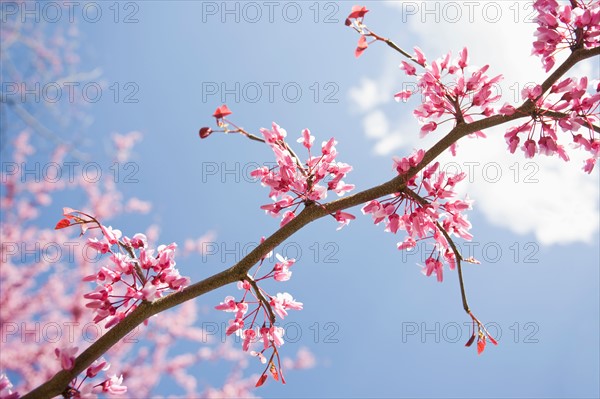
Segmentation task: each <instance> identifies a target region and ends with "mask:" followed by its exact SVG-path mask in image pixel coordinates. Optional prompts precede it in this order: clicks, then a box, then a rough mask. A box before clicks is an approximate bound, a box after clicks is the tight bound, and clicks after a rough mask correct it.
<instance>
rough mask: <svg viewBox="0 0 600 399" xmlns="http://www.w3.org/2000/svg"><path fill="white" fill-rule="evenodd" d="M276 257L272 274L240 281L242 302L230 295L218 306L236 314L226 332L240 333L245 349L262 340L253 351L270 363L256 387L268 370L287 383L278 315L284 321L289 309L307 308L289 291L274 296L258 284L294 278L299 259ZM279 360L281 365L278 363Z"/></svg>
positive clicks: (281, 332)
mask: <svg viewBox="0 0 600 399" xmlns="http://www.w3.org/2000/svg"><path fill="white" fill-rule="evenodd" d="M263 240H264V239H263ZM271 256H272V252H270V253H268V254H267V255H266V256H265V257H263V258H262V259H261V262H260V264H259V266H258V268H257V270H256V271H255V272H254V276H256V274H257V273H258V272H259V270H260V268H261V266H262V265H263V263H264V260H265V259H266V258H270V257H271ZM275 257H276V259H277V261H278V262H276V263H275V265H274V266H273V268H272V269H271V271H269V273H267V274H265V275H264V276H262V277H260V278H256V279H255V278H254V277H250V276H248V279H247V280H244V281H240V282H239V283H238V289H240V290H243V291H244V294H243V295H242V297H241V299H240V300H239V301H236V299H235V298H234V297H233V296H227V297H225V299H224V301H223V302H221V303H220V304H219V305H217V306H215V309H217V310H222V311H224V312H228V313H235V317H234V319H233V320H229V327H228V328H227V330H226V334H227V335H231V334H237V335H238V336H240V337H241V338H242V349H243V350H244V351H246V352H247V351H249V350H250V348H251V347H252V345H253V344H256V343H262V345H261V346H262V347H261V348H260V350H258V349H257V350H256V351H255V350H252V351H250V354H251V355H252V356H256V357H258V359H259V360H260V362H261V363H263V364H267V363H268V364H267V368H266V369H265V371H264V372H263V374H262V375H261V377H260V379H259V380H258V382H257V384H256V386H260V385H262V384H263V383H264V382H265V380H266V378H267V374H266V372H267V370H268V371H269V372H270V373H271V375H272V376H273V378H274V379H275V380H279V378H281V381H282V382H283V383H285V379H284V378H283V374H282V372H281V360H280V358H279V353H278V351H277V348H278V347H280V346H281V345H283V344H284V339H283V336H284V334H285V330H284V329H283V328H282V327H279V326H276V325H275V322H276V318H277V317H279V318H280V319H282V320H283V319H284V318H285V317H286V316H287V315H288V310H302V308H303V304H302V302H298V301H296V300H295V299H294V298H293V297H292V295H290V294H289V293H287V292H283V293H281V292H279V293H277V294H275V295H270V294H268V293H267V292H266V291H265V290H263V289H262V288H260V287H258V285H257V284H256V283H257V282H259V281H262V280H265V279H269V278H273V279H274V280H276V281H279V282H282V281H287V280H289V279H290V277H291V275H292V272H291V271H290V268H291V267H292V265H293V264H294V262H295V260H294V259H288V258H285V257H283V256H281V255H279V254H276V255H275ZM249 297H250V298H249ZM251 307H252V309H251ZM260 316H262V317H260ZM259 317H260V319H259ZM269 349H272V354H271V355H270V358H269V360H268V361H267V358H266V357H265V355H264V353H265V351H267V350H269ZM275 360H276V362H277V366H276V365H275Z"/></svg>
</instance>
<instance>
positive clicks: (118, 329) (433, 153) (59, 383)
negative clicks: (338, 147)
mask: <svg viewBox="0 0 600 399" xmlns="http://www.w3.org/2000/svg"><path fill="white" fill-rule="evenodd" d="M595 55H600V48H594V49H591V50H583V49H581V50H576V51H574V52H573V53H572V54H571V55H570V56H569V57H568V58H567V59H566V60H565V61H564V62H563V64H561V65H560V66H559V67H558V68H557V70H556V71H555V72H554V73H552V75H550V77H548V78H547V79H546V80H545V81H544V83H543V84H542V87H543V88H544V90H543V91H546V90H548V89H549V88H550V87H551V86H552V84H554V83H555V82H556V81H557V80H558V79H559V78H560V77H561V76H562V75H563V74H564V73H565V72H567V71H568V70H569V69H570V68H571V67H573V66H574V65H575V64H576V63H577V62H579V61H581V60H584V59H586V58H590V57H593V56H595ZM533 108H534V106H533V103H532V102H531V100H527V101H525V103H523V104H522V105H521V106H520V107H519V108H518V111H519V112H515V113H514V114H513V115H510V116H508V115H495V116H491V117H488V118H485V119H481V120H478V121H475V122H471V123H462V124H458V125H457V126H455V127H454V128H453V129H452V130H451V131H450V132H449V133H448V134H447V135H446V136H444V137H443V138H442V139H441V140H440V141H438V142H437V143H436V144H435V145H434V146H433V147H431V148H430V149H429V150H428V151H427V152H426V153H425V155H424V157H423V159H422V160H421V162H420V163H419V164H418V165H417V166H415V167H413V168H411V169H409V170H408V171H407V172H406V173H405V174H403V175H400V176H396V177H394V178H393V179H391V180H389V181H387V182H385V183H383V184H381V185H378V186H375V187H372V188H370V189H367V190H364V191H361V192H359V193H356V194H354V195H351V196H348V197H345V198H341V199H338V200H335V201H332V202H329V203H327V204H323V205H316V204H310V205H307V206H306V207H305V208H304V209H303V210H302V211H301V212H300V214H299V215H298V216H297V217H296V218H294V219H292V220H291V221H290V222H289V223H287V224H286V225H285V226H283V227H282V228H280V229H279V230H277V231H276V232H275V233H273V234H272V235H271V236H270V237H268V238H267V239H266V240H265V241H264V242H262V243H261V244H260V245H258V246H257V247H256V248H255V249H254V250H253V251H252V252H250V253H249V254H248V255H246V256H245V257H244V258H243V259H241V260H240V261H239V262H238V263H237V264H235V265H234V266H232V267H230V268H229V269H227V270H224V271H222V272H220V273H217V274H215V275H213V276H211V277H208V278H206V279H204V280H202V281H200V282H197V283H195V284H192V285H190V286H188V287H186V288H185V289H183V290H181V291H179V292H175V293H172V294H170V295H168V296H165V297H163V298H160V299H157V300H156V301H154V302H152V303H147V302H144V303H142V304H141V305H140V306H139V307H138V308H137V309H135V310H134V311H133V312H131V313H130V314H129V315H128V316H127V317H126V318H125V319H123V320H122V321H121V322H119V324H117V325H116V326H114V327H113V328H112V329H110V330H109V331H108V332H107V333H106V334H105V335H103V336H102V337H100V338H99V339H98V340H97V341H96V342H94V343H93V344H92V345H90V346H89V347H88V348H87V349H86V350H85V351H83V352H82V353H81V354H80V355H79V356H78V357H77V358H76V359H75V364H74V367H73V368H72V369H71V370H61V371H59V372H58V373H57V374H56V375H55V376H54V377H52V379H50V380H49V381H47V382H45V383H44V384H42V385H40V386H39V387H37V388H36V389H34V390H33V391H31V392H29V393H28V394H26V395H24V396H22V398H23V399H30V398H52V397H54V396H57V395H60V394H61V393H62V392H63V391H64V390H65V388H66V387H67V386H68V385H69V383H70V382H71V381H72V380H73V379H74V378H76V377H77V376H78V375H79V374H80V373H81V372H83V371H84V370H85V369H86V368H87V367H89V366H90V365H91V364H92V362H93V361H94V360H96V359H98V358H99V357H100V356H102V355H103V354H104V353H105V352H106V351H108V349H110V348H111V347H112V346H113V345H115V344H116V343H117V342H118V341H119V340H120V339H122V338H124V337H125V336H126V335H127V334H128V333H129V332H130V331H132V330H133V329H134V328H135V327H137V326H138V325H139V324H141V323H142V322H143V321H144V320H146V319H148V318H149V317H151V316H153V315H155V314H158V313H160V312H162V311H165V310H167V309H170V308H172V307H175V306H177V305H180V304H181V303H183V302H186V301H189V300H190V299H194V298H197V297H199V296H201V295H204V294H206V293H207V292H210V291H212V290H215V289H217V288H220V287H223V286H225V285H227V284H230V283H233V282H236V281H240V280H244V279H246V278H247V273H248V271H249V270H250V269H251V268H252V267H253V266H254V265H255V264H256V263H257V262H259V261H260V259H261V258H262V257H263V256H264V255H265V254H267V253H268V252H269V251H271V249H273V248H275V247H277V246H278V245H280V244H281V243H283V242H284V241H285V240H286V239H287V238H289V237H290V236H292V235H293V234H294V233H295V232H297V231H298V230H300V229H301V228H302V227H304V226H306V225H307V224H309V223H311V222H313V221H315V220H317V219H320V218H322V217H324V216H327V215H329V214H332V213H335V212H336V211H338V210H342V209H347V208H351V207H354V206H357V205H360V204H363V203H366V202H368V201H371V200H374V199H377V198H380V197H383V196H385V195H389V194H393V193H397V192H399V191H402V190H403V189H404V188H405V187H406V185H405V182H406V180H407V179H408V178H409V177H411V176H414V175H415V174H416V173H418V172H419V171H421V170H422V169H423V168H424V167H425V166H427V165H428V164H429V163H431V161H433V160H434V159H435V158H437V157H438V156H439V155H440V154H442V153H443V152H444V151H445V150H446V149H448V148H449V147H450V145H452V144H453V143H455V142H457V141H458V140H460V139H461V138H463V137H464V136H467V135H469V134H471V133H474V132H476V131H479V130H484V129H488V128H491V127H494V126H498V125H501V124H504V123H506V122H509V121H512V120H516V119H520V118H524V117H528V112H531V110H532V109H533ZM459 273H461V271H460V268H459Z"/></svg>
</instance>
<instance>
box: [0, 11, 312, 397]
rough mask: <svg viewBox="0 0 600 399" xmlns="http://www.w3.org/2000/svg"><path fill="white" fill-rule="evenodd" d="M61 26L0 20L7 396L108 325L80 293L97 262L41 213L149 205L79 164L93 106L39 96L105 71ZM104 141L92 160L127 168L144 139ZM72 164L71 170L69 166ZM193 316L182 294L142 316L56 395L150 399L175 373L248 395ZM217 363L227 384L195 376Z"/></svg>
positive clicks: (304, 355)
mask: <svg viewBox="0 0 600 399" xmlns="http://www.w3.org/2000/svg"><path fill="white" fill-rule="evenodd" d="M57 4H58V3H57ZM64 25H65V24H50V23H44V22H43V21H42V22H38V23H35V22H34V21H32V19H28V20H27V21H26V22H22V21H21V20H20V18H19V17H18V16H15V17H13V18H10V17H9V18H8V19H7V22H6V23H2V24H1V25H0V27H1V32H0V33H1V34H0V38H1V39H0V40H1V42H0V49H1V54H0V59H1V60H2V68H1V70H2V77H1V80H2V93H1V95H2V102H1V103H0V106H1V115H2V125H1V138H2V141H1V146H2V147H1V151H2V174H1V175H0V178H1V188H0V208H1V211H0V217H1V220H0V242H1V243H2V244H1V246H0V256H1V262H2V263H1V267H0V331H1V334H2V341H1V343H0V345H1V350H0V397H2V398H13V397H18V394H17V393H21V394H23V393H26V392H29V391H31V390H33V389H34V388H35V387H37V386H39V385H40V384H42V383H44V382H46V381H48V380H50V379H51V378H52V377H53V376H54V375H55V374H56V373H57V372H58V371H59V370H60V369H61V367H69V366H70V354H74V353H75V351H76V348H80V349H84V348H85V347H86V346H89V344H90V343H92V342H94V341H95V340H96V339H97V338H98V337H100V336H101V335H104V334H105V333H106V332H107V331H108V329H107V328H105V327H104V326H103V325H100V324H95V323H94V322H93V321H92V318H93V317H90V316H91V313H90V308H89V307H88V306H86V304H87V303H88V299H86V298H85V297H84V294H86V293H87V292H88V291H90V283H89V281H88V280H86V279H85V277H87V276H90V275H93V274H95V273H96V272H97V271H98V270H99V269H100V268H101V266H102V265H103V263H102V262H103V261H104V259H102V258H100V257H99V256H97V254H95V251H94V249H93V247H92V246H90V244H89V242H88V240H87V239H84V238H82V237H79V236H78V234H77V232H76V231H67V230H56V229H54V226H52V225H50V224H49V223H48V222H47V220H44V218H45V217H47V216H48V215H52V214H54V215H56V211H57V209H60V208H56V207H57V206H60V203H62V202H63V201H68V202H69V203H72V202H73V201H74V200H75V199H77V200H76V201H78V204H77V205H78V207H79V208H80V209H85V210H87V211H88V212H89V213H90V214H93V215H95V216H96V217H97V218H99V219H101V220H102V221H110V220H115V219H117V218H119V217H120V216H121V215H123V214H125V213H142V214H147V213H148V212H150V210H151V209H152V204H151V203H149V202H148V201H144V200H142V199H139V198H135V197H132V198H127V197H125V195H124V194H123V193H122V192H121V191H120V190H119V185H118V180H117V179H115V176H114V175H113V174H111V173H103V174H102V176H101V178H96V175H95V173H94V172H95V171H94V170H91V172H90V173H89V174H86V173H80V169H75V168H76V167H77V166H79V165H81V164H85V163H86V161H89V160H90V159H92V158H91V156H90V155H89V154H88V153H87V152H86V150H87V147H86V145H87V144H88V143H87V142H86V136H85V133H84V132H85V127H86V126H88V125H89V124H90V118H89V113H88V110H87V105H88V103H86V102H85V101H81V99H79V100H78V99H77V98H75V100H74V101H70V99H69V98H68V97H64V98H62V99H61V100H58V101H47V99H44V98H39V94H37V97H36V93H35V88H36V87H39V86H40V85H41V86H42V87H50V88H52V85H54V84H56V85H59V86H58V87H61V88H63V89H64V88H65V86H64V83H65V82H78V83H79V84H84V83H85V82H94V84H96V83H95V82H96V81H95V79H98V78H100V77H101V72H100V69H99V68H96V69H94V70H92V71H82V70H81V67H80V62H79V61H80V57H79V51H78V50H79V49H78V44H79V39H78V31H77V25H76V24H73V23H70V24H68V25H66V26H64ZM32 89H33V90H32ZM28 91H29V92H28ZM48 93H50V92H48ZM48 96H51V94H48ZM49 126H51V127H52V128H50V127H49ZM111 138H112V146H111V147H112V148H111V149H110V150H109V151H108V152H107V154H106V155H104V157H105V159H100V158H98V157H99V156H98V155H95V156H94V158H93V161H94V162H95V163H96V164H99V163H100V164H105V163H106V164H108V165H111V164H114V163H115V162H118V163H119V164H125V163H127V162H128V161H129V157H130V155H131V153H132V151H133V149H134V146H135V143H136V142H138V141H139V140H141V139H142V134H141V133H140V132H136V131H134V132H129V133H126V134H113V135H112V137H111ZM9 154H10V155H9ZM109 154H110V155H109ZM101 156H102V155H100V157H101ZM9 157H10V158H9ZM69 165H72V170H71V171H75V170H76V173H69V168H68V166H69ZM79 168H81V166H79ZM105 172H106V171H105ZM65 198H69V199H68V200H66V199H65ZM57 202H58V204H57ZM144 233H145V234H144V235H145V237H146V238H145V239H146V240H147V242H148V243H150V244H152V243H154V242H156V241H157V240H158V235H159V228H158V226H155V225H152V226H148V228H147V230H146V231H145V232H144ZM210 239H211V234H210V233H207V235H205V236H202V237H199V238H190V239H188V240H186V245H185V247H184V251H183V252H184V256H185V255H187V254H191V253H193V252H199V251H201V249H202V245H201V243H202V242H204V241H206V240H210ZM197 317H198V309H197V306H196V304H195V302H194V301H188V302H186V303H185V304H182V306H179V307H177V309H173V310H171V311H168V312H164V313H163V314H162V315H161V316H160V317H154V318H152V319H151V320H149V324H151V328H141V327H137V328H134V329H133V330H131V331H130V332H129V333H128V334H127V336H126V337H125V338H124V339H123V340H121V341H120V342H119V343H118V344H116V345H114V346H113V347H112V348H111V349H110V350H109V351H108V352H107V353H106V354H104V355H103V357H101V358H100V359H98V360H97V361H95V362H94V365H93V367H91V368H90V369H89V370H88V373H87V376H81V377H80V378H79V379H77V380H74V381H73V382H72V384H70V385H69V388H67V389H65V390H64V392H63V394H65V395H67V396H80V397H94V396H95V394H96V393H99V394H101V393H103V392H104V393H105V394H120V393H126V392H127V391H128V392H129V394H128V396H130V395H131V392H135V396H136V397H148V396H150V395H151V394H152V392H153V389H154V388H155V387H156V386H157V385H158V384H159V383H161V381H164V380H165V379H169V378H170V379H171V380H172V381H173V382H174V383H175V384H177V385H179V386H180V387H181V392H182V393H183V394H185V395H186V396H190V397H194V396H206V397H224V396H230V397H252V396H253V394H252V391H251V388H252V387H254V384H255V381H256V379H257V378H258V376H250V377H249V378H248V377H244V375H243V372H244V369H245V368H246V367H247V365H248V359H247V357H246V356H245V354H244V353H243V351H242V350H241V349H238V348H236V347H234V346H233V345H232V344H231V343H229V342H226V343H223V342H221V339H220V337H219V336H218V335H214V334H212V333H211V334H207V333H206V332H205V331H204V330H203V329H202V328H200V327H197V326H195V324H196V321H197ZM176 342H177V343H181V342H191V343H195V345H194V346H195V347H197V348H198V350H197V351H195V352H193V353H185V354H178V355H175V354H173V347H174V345H175V343H176ZM95 360H96V359H95ZM223 360H225V361H227V362H230V363H231V365H232V368H231V373H230V375H229V377H228V378H227V379H226V381H225V383H224V384H223V385H222V386H217V387H211V386H206V385H201V384H199V383H198V380H197V377H198V376H199V375H198V371H197V369H196V370H194V371H191V369H192V368H197V367H199V365H200V367H202V366H201V365H202V364H210V363H213V362H217V361H223ZM285 362H286V364H288V365H289V366H290V368H304V367H311V365H312V363H313V362H314V359H313V358H312V355H311V354H310V352H308V351H307V350H305V349H301V350H300V351H299V357H298V358H297V359H295V360H293V359H290V358H286V359H285ZM204 367H206V366H204ZM92 377H94V378H92ZM123 380H125V381H126V387H125V384H124V383H122V381H123Z"/></svg>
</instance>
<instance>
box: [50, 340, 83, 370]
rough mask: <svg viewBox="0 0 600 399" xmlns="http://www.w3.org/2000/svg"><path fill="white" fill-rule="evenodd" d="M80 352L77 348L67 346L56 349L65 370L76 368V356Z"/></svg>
mask: <svg viewBox="0 0 600 399" xmlns="http://www.w3.org/2000/svg"><path fill="white" fill-rule="evenodd" d="M78 350H79V348H78V347H76V346H67V347H63V348H56V349H54V353H55V354H56V358H57V359H58V360H59V361H60V367H61V368H62V369H63V370H71V369H72V368H73V367H74V366H75V354H76V353H77V351H78Z"/></svg>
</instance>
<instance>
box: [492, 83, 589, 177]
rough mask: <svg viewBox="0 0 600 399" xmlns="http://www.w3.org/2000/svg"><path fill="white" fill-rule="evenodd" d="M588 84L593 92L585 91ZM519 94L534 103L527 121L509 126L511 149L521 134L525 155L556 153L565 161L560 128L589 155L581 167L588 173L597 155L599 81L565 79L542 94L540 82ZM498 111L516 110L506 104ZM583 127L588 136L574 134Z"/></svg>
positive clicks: (515, 145) (508, 137)
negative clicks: (537, 136) (559, 132)
mask: <svg viewBox="0 0 600 399" xmlns="http://www.w3.org/2000/svg"><path fill="white" fill-rule="evenodd" d="M589 86H592V87H591V89H592V90H591V91H592V93H589V92H588V91H587V90H588V87H589ZM521 95H522V97H523V99H524V100H531V101H532V102H533V103H534V106H535V110H534V112H533V113H532V116H531V119H530V120H528V121H527V122H526V123H524V124H521V125H519V126H515V127H512V128H510V129H508V130H507V132H506V134H505V135H504V138H505V139H506V142H507V144H508V149H509V150H510V152H512V153H514V152H515V150H516V149H517V147H518V146H519V143H520V141H521V139H520V137H519V134H520V133H523V134H526V135H527V138H526V140H525V141H524V142H523V144H522V146H521V149H522V150H523V151H524V152H525V156H526V157H527V158H533V157H534V156H535V154H537V153H539V154H544V155H548V156H552V155H555V154H556V155H558V156H559V157H560V158H562V159H564V160H565V161H568V160H569V156H568V155H567V153H566V151H565V148H564V147H563V145H561V144H559V143H558V136H557V132H558V131H559V129H560V130H561V131H563V132H570V133H571V138H572V140H573V146H574V147H579V148H582V149H584V150H586V151H588V152H589V153H590V154H591V158H589V159H587V160H586V161H585V163H584V166H583V170H584V171H586V172H587V173H591V172H592V170H593V169H594V165H595V164H596V162H597V159H598V157H599V156H600V134H598V132H596V131H594V125H596V126H597V125H598V122H600V82H595V83H594V84H593V85H590V84H589V82H588V79H587V77H582V78H580V79H579V80H577V79H573V78H566V79H564V80H562V81H560V82H557V83H556V84H554V85H553V86H552V87H551V89H550V90H549V91H548V93H547V94H546V95H542V88H541V86H539V85H536V86H533V87H526V88H525V89H523V91H522V93H521ZM500 112H501V113H503V114H505V115H512V114H513V113H515V112H516V110H515V108H514V107H512V106H510V105H505V106H504V107H502V109H501V110H500ZM582 128H583V129H584V130H587V133H586V136H587V137H584V135H582V134H581V133H577V132H578V131H579V130H580V129H582ZM536 131H539V138H538V140H537V142H536V140H534V137H535V133H536Z"/></svg>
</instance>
